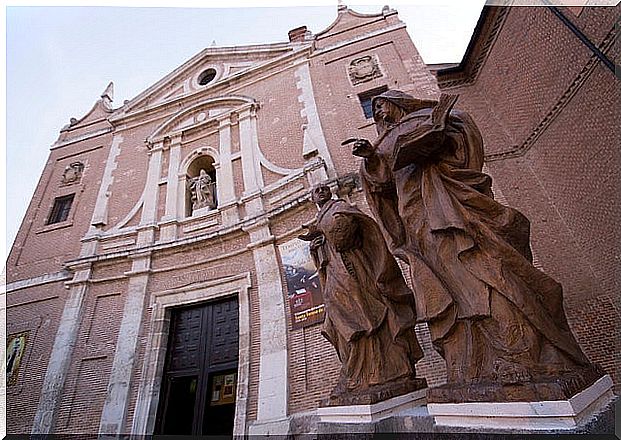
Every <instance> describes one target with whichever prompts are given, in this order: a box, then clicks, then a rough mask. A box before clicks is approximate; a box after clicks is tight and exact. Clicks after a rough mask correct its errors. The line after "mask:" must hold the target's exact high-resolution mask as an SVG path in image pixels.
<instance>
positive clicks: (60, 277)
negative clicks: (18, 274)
mask: <svg viewBox="0 0 621 440" xmlns="http://www.w3.org/2000/svg"><path fill="white" fill-rule="evenodd" d="M72 277H73V275H72V274H71V273H70V272H68V271H66V270H61V271H59V272H54V273H50V274H47V273H46V274H43V275H40V276H38V277H32V278H25V279H22V280H17V281H13V282H12V283H8V284H7V285H6V286H4V285H1V286H0V293H4V292H6V293H13V292H15V291H17V290H21V289H27V288H29V287H34V286H42V285H44V284H49V283H54V282H56V281H66V280H70V279H71V278H72Z"/></svg>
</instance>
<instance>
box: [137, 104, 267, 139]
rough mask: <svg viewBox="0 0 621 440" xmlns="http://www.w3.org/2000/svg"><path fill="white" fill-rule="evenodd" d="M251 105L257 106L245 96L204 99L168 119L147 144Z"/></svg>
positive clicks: (150, 137)
mask: <svg viewBox="0 0 621 440" xmlns="http://www.w3.org/2000/svg"><path fill="white" fill-rule="evenodd" d="M253 105H257V103H256V101H255V100H254V99H252V98H248V97H246V96H220V97H215V98H209V99H206V100H204V101H201V102H199V103H198V104H196V105H193V106H192V107H189V108H187V109H185V110H182V111H180V112H179V113H177V114H175V115H173V116H172V117H170V118H169V119H168V120H166V121H165V122H164V123H163V124H161V125H160V126H159V127H158V128H157V129H156V130H155V131H154V132H153V134H151V136H149V137H148V138H147V142H148V143H149V144H152V143H155V142H158V141H161V140H163V139H164V138H165V137H170V136H175V135H176V134H181V133H182V132H183V131H187V130H192V129H194V128H198V127H200V126H202V125H205V124H208V123H210V122H211V121H213V120H214V119H217V118H218V117H219V116H223V115H226V114H230V113H232V112H234V111H241V110H243V109H244V108H247V107H251V106H253Z"/></svg>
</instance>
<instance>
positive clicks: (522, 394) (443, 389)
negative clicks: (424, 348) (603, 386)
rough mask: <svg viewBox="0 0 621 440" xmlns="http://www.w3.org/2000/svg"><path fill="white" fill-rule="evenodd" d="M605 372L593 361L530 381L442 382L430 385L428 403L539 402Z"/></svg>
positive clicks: (560, 395)
mask: <svg viewBox="0 0 621 440" xmlns="http://www.w3.org/2000/svg"><path fill="white" fill-rule="evenodd" d="M605 375H606V374H605V372H604V371H603V370H602V369H601V367H599V366H597V365H591V366H588V367H584V368H581V369H578V370H575V371H570V372H565V373H563V374H561V375H559V374H545V373H544V374H538V375H537V379H535V380H533V381H531V382H522V383H515V384H513V383H512V384H506V383H505V384H503V383H497V382H479V383H467V384H454V383H452V384H446V385H442V386H439V387H434V388H430V389H429V391H428V392H427V402H429V403H463V402H488V403H489V402H540V401H549V400H567V399H569V398H571V397H573V396H574V395H576V394H577V393H579V392H581V391H583V390H585V389H587V388H588V387H590V386H591V385H593V384H594V383H595V382H597V381H598V380H599V379H600V378H602V377H604V376H605Z"/></svg>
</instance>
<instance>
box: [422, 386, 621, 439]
mask: <svg viewBox="0 0 621 440" xmlns="http://www.w3.org/2000/svg"><path fill="white" fill-rule="evenodd" d="M557 382H561V385H562V381H561V380H558V381H557ZM520 386H522V387H526V388H527V389H530V388H532V387H535V391H537V390H539V391H540V392H542V393H544V392H545V393H549V394H551V395H557V394H558V393H559V392H562V391H563V390H562V388H563V387H562V386H559V384H558V383H556V384H551V383H547V384H546V383H537V384H524V385H514V386H512V387H513V388H512V389H511V390H513V391H515V390H514V388H515V387H520ZM488 387H491V385H489V386H488ZM497 387H502V386H501V385H498V386H497ZM505 387H507V386H506V385H505ZM511 390H508V391H511ZM429 391H430V393H429V394H431V395H434V393H433V390H432V389H430V390H429ZM455 391H457V390H455V389H453V392H455ZM490 391H492V394H493V395H494V394H495V396H498V393H499V391H498V390H497V389H490ZM532 391H533V390H532V389H530V391H529V392H532ZM461 392H462V393H465V394H466V395H470V397H481V398H477V399H471V400H470V401H468V400H466V399H464V401H465V402H466V403H437V402H438V397H443V396H444V394H443V393H441V392H440V393H436V394H435V395H434V398H435V401H434V403H428V405H427V408H428V411H429V414H430V415H431V416H433V419H434V423H435V424H436V425H438V426H445V427H455V428H476V429H503V430H512V429H513V430H525V429H526V430H529V431H551V430H574V429H576V428H577V427H578V426H579V425H580V424H581V423H583V422H584V421H585V420H588V419H589V418H591V417H592V416H593V415H595V414H597V413H599V412H601V411H602V410H603V408H605V407H606V406H607V405H609V404H610V402H611V401H612V400H613V398H614V394H613V392H612V379H611V378H610V376H608V375H605V376H603V377H600V378H599V379H598V380H596V381H595V383H593V384H592V385H591V386H589V387H587V388H586V389H583V390H582V391H580V392H578V393H576V394H575V395H573V396H571V397H570V398H569V399H567V398H564V399H541V400H536V401H535V400H525V401H516V399H512V401H504V402H501V401H493V402H490V401H489V400H490V399H489V398H488V399H487V401H484V399H483V398H482V397H483V395H481V394H479V393H484V392H485V387H483V389H481V388H480V387H477V394H476V396H473V395H472V392H470V393H468V392H466V391H465V390H461ZM505 392H507V391H505ZM521 394H523V393H520V392H514V393H510V394H509V395H510V396H511V397H512V398H514V397H517V396H520V395H521ZM454 395H455V393H453V396H454ZM428 399H429V397H428ZM473 400H474V401H473ZM494 400H496V399H494Z"/></svg>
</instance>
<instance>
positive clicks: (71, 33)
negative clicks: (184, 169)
mask: <svg viewBox="0 0 621 440" xmlns="http://www.w3.org/2000/svg"><path fill="white" fill-rule="evenodd" d="M201 3H206V2H187V1H186V2H183V1H181V0H179V1H178V2H177V3H176V5H180V6H185V5H186V4H187V5H192V6H197V5H200V4H201ZM223 3H224V4H226V5H227V6H231V5H243V4H244V3H245V4H249V2H240V1H236V0H229V1H228V2H218V4H220V5H221V4H223ZM344 3H345V4H347V5H348V6H349V8H350V9H353V10H355V11H357V12H363V13H378V12H380V11H381V9H382V6H383V5H382V4H379V5H372V3H371V2H366V3H365V2H364V0H358V1H357V2H356V3H354V2H347V1H345V2H344ZM404 3H405V4H404ZM13 4H16V5H19V4H18V3H13ZM29 4H31V5H39V4H40V5H42V6H37V7H22V6H16V7H11V6H9V7H7V9H6V11H2V12H6V21H5V20H2V22H3V23H5V25H6V29H5V30H6V34H5V35H6V52H5V53H6V74H7V80H6V95H5V96H6V242H5V243H6V244H5V243H2V242H0V259H1V260H0V261H5V259H6V255H7V254H8V250H9V249H10V247H11V246H12V243H13V240H14V238H15V235H16V234H17V231H18V229H19V226H20V224H21V221H22V218H23V216H24V214H25V212H26V209H27V207H28V203H29V202H30V199H31V198H32V195H33V193H34V190H35V187H36V185H37V182H38V179H39V176H40V175H41V172H42V170H43V167H44V165H45V162H46V160H47V157H48V155H49V148H50V146H51V145H52V144H53V143H54V142H55V140H56V139H57V137H58V134H59V131H60V129H61V128H62V127H63V126H64V125H66V124H67V123H68V122H69V118H71V117H75V118H77V119H80V118H81V117H82V116H83V115H84V114H85V113H86V112H87V111H88V110H90V108H91V107H92V105H93V104H94V103H95V101H96V100H97V99H99V96H100V95H101V92H102V91H103V90H104V89H105V87H106V85H107V84H108V83H109V82H110V81H114V102H113V105H114V107H120V106H121V105H122V104H123V101H124V100H126V99H131V98H133V97H134V96H136V95H137V94H139V93H140V92H141V91H143V90H144V89H146V88H147V87H148V86H150V85H151V84H153V83H154V82H156V81H157V80H159V79H160V78H162V77H163V76H164V75H166V74H167V73H169V72H170V71H172V70H173V69H175V68H176V67H178V66H179V65H181V64H182V63H184V62H185V61H187V60H188V59H189V58H191V57H192V56H193V55H195V54H197V53H198V52H200V51H201V50H202V49H204V48H205V47H208V46H211V45H212V42H213V41H214V40H215V42H216V45H217V46H234V45H244V44H261V43H273V42H281V41H287V40H288V36H287V32H288V31H289V30H291V29H293V28H296V27H298V26H303V25H306V26H307V27H308V29H309V30H310V31H311V32H313V33H319V32H320V31H322V30H323V29H325V28H326V27H327V26H328V25H330V24H331V23H332V22H333V21H334V19H335V18H336V9H337V1H336V0H306V1H304V2H303V3H302V2H299V1H298V2H291V1H290V0H289V1H287V2H286V3H280V2H276V1H272V2H271V3H270V2H266V1H260V2H258V4H260V5H261V7H259V8H256V7H255V8H239V7H234V8H230V9H215V8H207V7H202V8H201V7H193V8H172V7H149V8H145V7H118V6H120V5H123V4H128V3H127V1H125V2H114V1H107V2H98V3H93V4H96V5H105V7H79V6H69V7H45V6H44V4H45V3H44V2H32V1H31V2H30V3H29ZM63 4H64V5H79V4H80V3H79V2H70V1H67V2H64V3H63ZM82 4H83V3H82ZM131 4H135V5H140V4H141V3H136V2H131ZM151 4H153V2H151ZM166 4H168V5H169V4H170V3H166ZM210 4H214V2H210ZM279 4H288V5H292V4H304V5H315V6H311V7H306V6H305V7H301V6H297V7H294V8H293V7H287V8H285V7H269V6H274V5H279ZM361 4H362V5H361ZM483 4H484V0H440V1H437V0H436V1H432V0H426V1H425V0H421V1H412V0H409V1H405V0H402V1H401V4H399V3H395V4H393V3H389V5H390V6H391V7H392V8H393V9H396V10H397V11H398V12H399V17H400V18H401V20H402V21H404V22H405V23H406V24H407V29H408V32H409V34H410V36H411V38H412V40H413V41H414V44H415V45H416V47H417V48H418V50H419V52H420V54H421V55H422V57H423V59H424V60H425V62H427V63H444V62H459V61H461V58H462V56H463V54H464V51H465V49H466V46H467V45H468V42H469V40H470V36H471V35H472V31H473V30H474V26H475V25H476V22H477V20H478V18H479V15H480V12H481V8H482V6H483ZM115 5H117V6H115ZM0 18H1V17H0ZM3 34H4V32H3ZM3 87H4V84H2V85H0V92H3V91H4V90H2V88H3ZM0 94H1V93H0ZM2 120H3V121H4V118H2ZM3 159H4V158H3V157H2V158H0V169H2V165H3V164H2V162H3ZM1 192H2V191H0V193H1ZM0 214H1V212H0ZM3 220H4V218H3V216H1V215H0V234H2V233H3V229H4V224H3V223H4V222H3Z"/></svg>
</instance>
